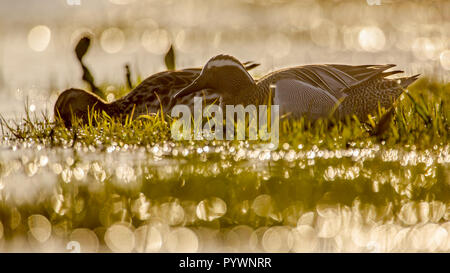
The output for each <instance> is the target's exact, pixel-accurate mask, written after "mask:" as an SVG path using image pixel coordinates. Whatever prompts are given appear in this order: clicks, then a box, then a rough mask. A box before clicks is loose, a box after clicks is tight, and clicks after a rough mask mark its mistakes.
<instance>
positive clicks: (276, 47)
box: [266, 33, 291, 58]
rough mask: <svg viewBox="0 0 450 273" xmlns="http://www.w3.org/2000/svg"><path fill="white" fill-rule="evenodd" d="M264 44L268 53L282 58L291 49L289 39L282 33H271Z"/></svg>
mask: <svg viewBox="0 0 450 273" xmlns="http://www.w3.org/2000/svg"><path fill="white" fill-rule="evenodd" d="M266 46H267V51H268V53H269V54H270V55H272V56H273V57H275V58H282V57H284V56H286V55H288V54H289V52H290V51H291V41H290V40H289V38H288V37H286V35H284V34H282V33H276V34H272V35H271V36H270V37H269V39H268V42H267V44H266Z"/></svg>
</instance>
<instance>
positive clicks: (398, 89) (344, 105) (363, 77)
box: [176, 55, 418, 120]
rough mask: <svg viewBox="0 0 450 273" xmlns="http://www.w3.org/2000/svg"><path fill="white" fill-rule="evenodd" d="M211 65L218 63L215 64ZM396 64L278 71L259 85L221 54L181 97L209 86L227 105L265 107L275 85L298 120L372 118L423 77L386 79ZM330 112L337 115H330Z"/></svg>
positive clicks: (277, 99)
mask: <svg viewBox="0 0 450 273" xmlns="http://www.w3.org/2000/svg"><path fill="white" fill-rule="evenodd" d="M210 62H213V63H215V64H216V65H209V63H210ZM219 64H223V65H222V66H220V65H219ZM394 66H395V65H393V64H388V65H358V66H351V65H340V64H324V65H305V66H297V67H292V68H286V69H282V70H278V71H275V72H272V73H269V74H268V75H266V76H264V77H263V78H261V79H260V80H258V81H254V80H253V78H251V76H250V75H249V74H248V73H247V72H246V71H243V70H242V64H241V63H240V62H239V61H238V60H237V59H236V58H234V57H232V56H228V55H219V56H216V57H213V58H212V59H210V61H208V63H207V64H206V65H205V69H204V70H203V71H202V73H201V74H200V76H199V77H198V78H197V79H195V80H194V81H193V83H192V84H190V85H189V86H188V87H186V88H184V89H183V90H181V91H180V92H179V93H178V94H177V95H176V97H177V98H180V97H183V96H184V95H190V94H191V92H197V91H198V90H200V89H203V88H209V89H212V90H213V91H214V92H216V93H217V95H219V96H220V97H221V100H220V103H221V105H236V104H243V105H249V104H254V105H261V104H267V102H268V99H269V94H270V92H271V86H273V87H274V93H275V94H272V96H271V98H272V103H273V104H279V105H280V113H281V114H284V113H286V112H288V111H286V110H289V111H290V114H292V116H294V117H298V116H301V115H304V114H306V115H308V114H310V112H314V113H317V115H312V118H313V119H315V118H318V117H327V116H328V115H329V114H332V113H334V114H335V115H336V116H337V117H339V118H343V117H344V116H346V115H356V116H357V117H358V118H359V119H360V120H366V119H367V117H368V114H373V113H374V112H375V111H376V110H377V108H378V104H380V106H381V107H384V108H389V107H390V106H391V105H392V103H393V101H394V100H395V99H396V98H397V97H398V96H399V95H400V94H401V93H402V91H403V89H404V88H406V87H407V86H408V85H409V84H411V83H412V82H414V81H415V80H416V79H417V76H418V75H415V76H412V77H406V78H398V79H389V78H386V77H387V76H390V75H394V74H398V73H402V72H403V71H399V70H396V71H389V72H385V71H386V70H388V69H390V68H392V67H394ZM293 100H297V106H298V107H293V105H292V104H293V103H292V101H293ZM304 100H308V101H304ZM294 106H295V105H294ZM311 107H322V108H323V109H311ZM328 109H333V110H334V109H336V111H334V112H329V111H325V110H328ZM311 110H312V111H311Z"/></svg>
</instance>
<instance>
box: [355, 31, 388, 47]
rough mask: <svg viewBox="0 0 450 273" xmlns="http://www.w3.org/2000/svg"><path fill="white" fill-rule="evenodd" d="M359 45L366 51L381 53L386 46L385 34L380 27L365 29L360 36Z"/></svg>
mask: <svg viewBox="0 0 450 273" xmlns="http://www.w3.org/2000/svg"><path fill="white" fill-rule="evenodd" d="M358 41H359V45H360V46H361V47H362V49H364V50H365V51H370V52H375V51H380V50H382V49H383V48H384V45H385V44H386V38H385V36H384V32H383V31H382V30H381V29H380V28H378V27H365V28H363V29H361V30H360V32H359V36H358Z"/></svg>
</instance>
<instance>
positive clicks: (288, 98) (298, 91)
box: [273, 78, 339, 120]
mask: <svg viewBox="0 0 450 273" xmlns="http://www.w3.org/2000/svg"><path fill="white" fill-rule="evenodd" d="M273 102H274V104H275V105H279V106H280V114H281V115H286V114H287V115H289V117H293V118H300V117H301V116H307V117H308V118H309V119H312V120H316V119H318V118H326V117H328V116H329V115H330V114H331V113H332V112H333V111H334V109H335V107H336V105H339V104H338V102H339V100H338V99H337V98H336V97H334V96H333V95H332V94H330V93H329V92H327V91H325V90H323V89H322V88H320V87H316V86H313V85H311V84H309V83H306V82H304V81H301V80H298V79H287V78H286V79H281V80H278V81H277V82H276V84H275V94H274V97H273Z"/></svg>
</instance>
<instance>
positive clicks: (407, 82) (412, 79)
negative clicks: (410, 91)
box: [399, 74, 420, 88]
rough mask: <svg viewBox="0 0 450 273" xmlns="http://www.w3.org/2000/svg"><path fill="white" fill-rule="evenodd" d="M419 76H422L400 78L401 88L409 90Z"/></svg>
mask: <svg viewBox="0 0 450 273" xmlns="http://www.w3.org/2000/svg"><path fill="white" fill-rule="evenodd" d="M419 76H420V74H416V75H414V76H411V77H407V78H400V79H399V80H400V86H401V87H403V88H407V87H408V86H409V85H410V84H412V83H413V82H415V81H416V80H417V78H418V77H419Z"/></svg>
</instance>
